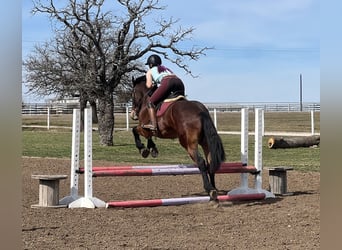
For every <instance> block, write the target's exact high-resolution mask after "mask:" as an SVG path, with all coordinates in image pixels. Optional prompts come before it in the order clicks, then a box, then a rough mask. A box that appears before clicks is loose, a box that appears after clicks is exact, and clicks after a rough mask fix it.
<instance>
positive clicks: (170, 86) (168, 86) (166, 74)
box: [143, 54, 185, 132]
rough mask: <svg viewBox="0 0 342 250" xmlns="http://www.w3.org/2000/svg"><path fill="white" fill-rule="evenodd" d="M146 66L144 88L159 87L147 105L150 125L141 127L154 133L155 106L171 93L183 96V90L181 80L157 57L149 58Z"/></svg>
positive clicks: (155, 124) (155, 122) (155, 126)
mask: <svg viewBox="0 0 342 250" xmlns="http://www.w3.org/2000/svg"><path fill="white" fill-rule="evenodd" d="M146 65H148V66H149V70H148V71H147V72H146V87H147V88H152V87H153V86H154V85H155V84H156V85H157V86H158V84H159V87H158V88H157V90H156V91H155V92H154V93H153V94H152V95H151V97H150V100H149V101H148V103H147V108H148V114H149V116H150V121H151V123H150V124H146V125H144V126H143V127H144V128H148V129H150V130H152V131H154V132H155V131H156V130H157V118H156V110H155V107H156V105H157V104H158V103H160V102H161V101H163V100H164V99H165V98H167V97H168V96H169V95H170V94H171V92H173V93H176V94H177V95H183V96H184V95H185V88H184V84H183V82H182V80H181V79H179V78H178V77H177V76H176V75H175V74H174V73H173V72H172V71H171V70H170V69H168V68H166V67H165V66H163V65H162V60H161V58H160V57H159V56H158V55H156V54H153V55H151V56H149V57H148V59H147V62H146Z"/></svg>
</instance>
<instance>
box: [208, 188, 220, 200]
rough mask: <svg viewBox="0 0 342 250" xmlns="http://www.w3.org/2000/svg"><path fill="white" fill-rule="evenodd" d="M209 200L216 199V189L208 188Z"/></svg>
mask: <svg viewBox="0 0 342 250" xmlns="http://www.w3.org/2000/svg"><path fill="white" fill-rule="evenodd" d="M209 196H210V200H212V201H217V200H218V199H217V191H216V190H210V192H209Z"/></svg>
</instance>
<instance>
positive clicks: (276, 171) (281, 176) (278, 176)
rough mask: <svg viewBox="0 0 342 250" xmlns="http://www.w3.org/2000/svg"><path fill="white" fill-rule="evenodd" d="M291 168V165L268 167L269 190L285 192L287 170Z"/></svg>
mask: <svg viewBox="0 0 342 250" xmlns="http://www.w3.org/2000/svg"><path fill="white" fill-rule="evenodd" d="M289 170H293V168H292V167H275V168H269V169H268V171H269V183H270V191H271V192H272V193H273V194H277V195H286V194H287V171H289Z"/></svg>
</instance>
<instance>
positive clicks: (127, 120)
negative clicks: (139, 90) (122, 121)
mask: <svg viewBox="0 0 342 250" xmlns="http://www.w3.org/2000/svg"><path fill="white" fill-rule="evenodd" d="M128 130H129V113H128V103H126V131H128Z"/></svg>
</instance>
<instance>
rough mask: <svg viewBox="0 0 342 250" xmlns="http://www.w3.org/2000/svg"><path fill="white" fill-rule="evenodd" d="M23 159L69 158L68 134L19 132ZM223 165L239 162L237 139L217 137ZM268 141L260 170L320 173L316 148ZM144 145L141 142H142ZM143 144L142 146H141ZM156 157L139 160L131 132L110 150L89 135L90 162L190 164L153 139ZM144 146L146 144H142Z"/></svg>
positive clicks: (175, 147) (177, 149)
mask: <svg viewBox="0 0 342 250" xmlns="http://www.w3.org/2000/svg"><path fill="white" fill-rule="evenodd" d="M22 138H23V147H22V151H23V153H22V154H23V156H29V157H56V158H70V157H71V131H64V132H61V131H42V130H41V131H38V130H37V131H31V130H24V131H23V137H22ZM221 138H222V141H223V144H224V148H225V151H226V154H227V161H230V162H233V161H240V136H239V135H221ZM267 140H268V138H267V137H265V138H263V166H264V167H275V166H291V167H294V168H295V169H296V170H301V171H319V170H320V148H319V147H318V148H292V149H269V148H268V146H267ZM142 141H143V142H144V138H142ZM144 143H145V142H144ZM155 143H156V144H157V146H158V149H159V157H158V158H152V157H148V158H146V159H144V158H142V157H141V156H140V155H139V153H138V150H137V149H136V147H135V144H134V139H133V135H132V133H131V131H116V132H115V133H114V146H113V147H104V146H101V145H100V143H99V136H98V134H97V132H93V144H92V147H93V160H106V161H111V162H113V164H122V163H131V164H136V165H139V164H190V163H192V161H191V159H190V158H189V156H188V154H187V152H186V151H185V150H184V149H183V148H182V147H181V145H180V144H179V142H178V139H175V140H168V139H167V140H166V139H158V138H156V139H155ZM145 145H146V143H145ZM80 159H83V134H81V150H80ZM253 161H254V137H253V136H250V138H249V164H251V165H253V164H254V162H253Z"/></svg>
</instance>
